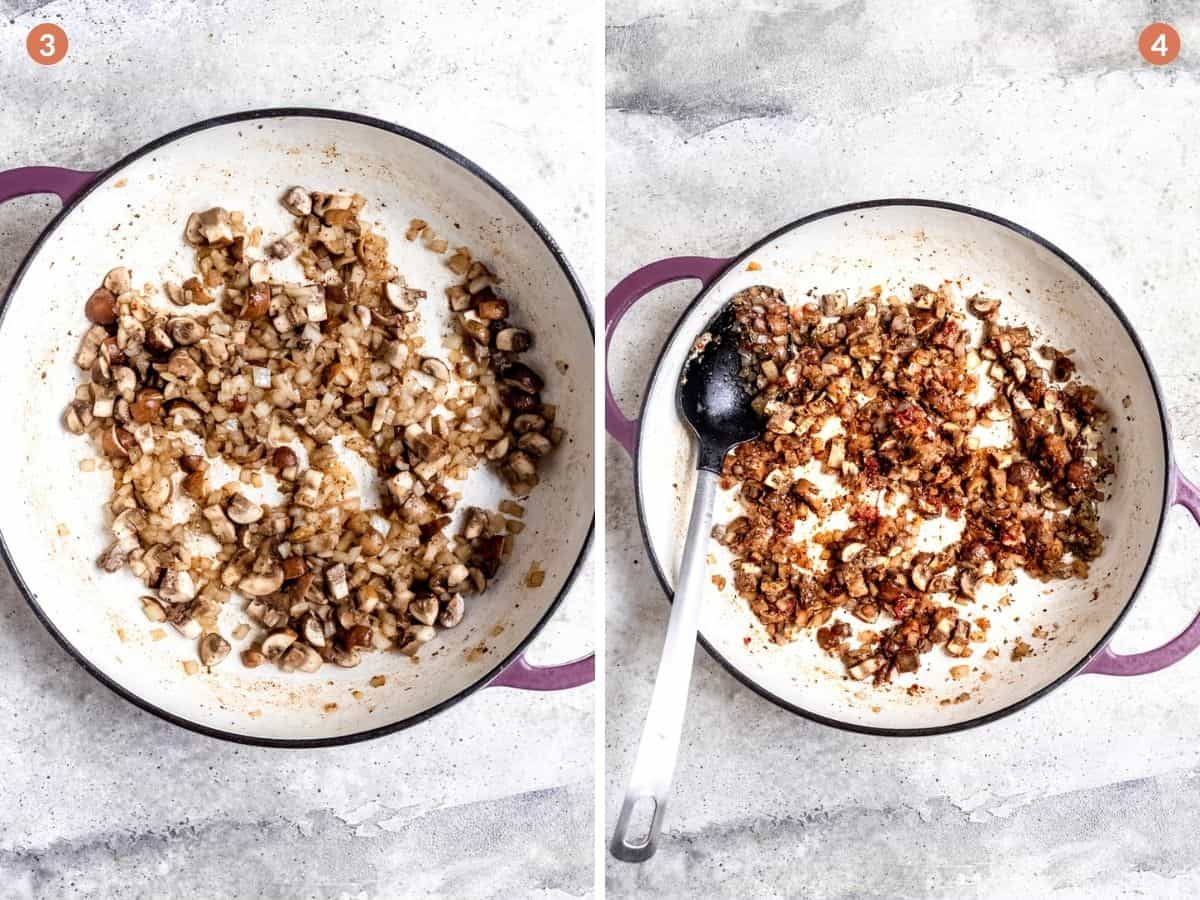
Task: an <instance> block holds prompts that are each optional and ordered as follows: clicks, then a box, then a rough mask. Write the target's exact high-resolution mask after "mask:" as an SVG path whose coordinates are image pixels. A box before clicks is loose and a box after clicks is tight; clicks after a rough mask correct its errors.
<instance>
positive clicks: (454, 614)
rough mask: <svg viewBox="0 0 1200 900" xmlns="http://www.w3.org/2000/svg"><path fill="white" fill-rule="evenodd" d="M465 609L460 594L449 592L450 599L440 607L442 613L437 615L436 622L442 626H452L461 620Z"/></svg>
mask: <svg viewBox="0 0 1200 900" xmlns="http://www.w3.org/2000/svg"><path fill="white" fill-rule="evenodd" d="M465 611H466V604H465V603H464V602H463V598H462V594H451V595H450V599H449V600H447V601H446V605H445V606H444V607H443V608H442V614H441V615H440V616H438V623H439V624H440V625H441V626H442V627H443V628H453V627H454V626H455V625H457V624H458V623H459V622H461V621H462V617H463V613H464V612H465Z"/></svg>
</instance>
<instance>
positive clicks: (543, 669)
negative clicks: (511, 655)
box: [488, 653, 596, 691]
mask: <svg viewBox="0 0 1200 900" xmlns="http://www.w3.org/2000/svg"><path fill="white" fill-rule="evenodd" d="M595 678H596V656H595V654H593V653H589V654H588V655H587V656H583V657H580V658H579V659H575V660H572V661H571V662H569V663H563V664H562V665H561V666H533V665H530V664H529V663H528V662H526V661H525V656H524V654H522V655H521V656H518V657H517V658H516V659H514V660H513V661H512V662H511V663H509V665H508V668H507V669H505V670H504V671H503V672H501V673H500V674H499V675H497V676H496V677H495V679H493V680H492V683H491V684H489V685H488V687H510V688H517V689H518V690H522V691H565V690H567V688H573V687H579V686H580V685H583V684H590V683H591V682H592V681H594V680H595Z"/></svg>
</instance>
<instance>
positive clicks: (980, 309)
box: [967, 294, 1000, 319]
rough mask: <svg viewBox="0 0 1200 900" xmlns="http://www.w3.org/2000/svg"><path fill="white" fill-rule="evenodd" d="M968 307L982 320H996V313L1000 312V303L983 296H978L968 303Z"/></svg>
mask: <svg viewBox="0 0 1200 900" xmlns="http://www.w3.org/2000/svg"><path fill="white" fill-rule="evenodd" d="M967 306H968V307H969V308H970V310H971V312H972V313H974V314H975V315H976V316H978V317H979V318H981V319H994V318H995V317H996V313H997V312H998V311H999V310H1000V301H999V300H994V299H992V298H990V297H984V296H983V295H982V294H976V295H975V296H974V297H972V298H971V299H970V300H968V301H967Z"/></svg>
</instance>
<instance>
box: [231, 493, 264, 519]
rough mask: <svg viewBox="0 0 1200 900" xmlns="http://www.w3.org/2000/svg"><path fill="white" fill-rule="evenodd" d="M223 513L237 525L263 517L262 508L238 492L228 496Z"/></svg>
mask: <svg viewBox="0 0 1200 900" xmlns="http://www.w3.org/2000/svg"><path fill="white" fill-rule="evenodd" d="M225 514H226V515H227V516H229V518H230V519H231V520H232V521H234V522H237V523H238V524H239V525H249V524H250V523H252V522H257V521H258V520H259V519H261V518H262V517H263V508H262V507H261V506H259V505H258V504H257V503H252V502H250V501H249V500H247V499H246V498H245V497H244V496H242V495H241V494H240V493H239V494H234V495H233V496H232V497H230V498H229V500H228V502H227V503H226V504H225Z"/></svg>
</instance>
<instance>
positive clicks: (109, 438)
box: [100, 424, 137, 460]
mask: <svg viewBox="0 0 1200 900" xmlns="http://www.w3.org/2000/svg"><path fill="white" fill-rule="evenodd" d="M136 446H137V441H136V440H135V439H134V436H133V435H132V434H131V433H130V432H128V431H126V430H125V429H124V428H121V427H120V426H118V425H116V424H114V425H112V427H110V428H106V429H104V431H103V432H101V435H100V448H101V449H102V450H103V451H104V454H105V456H110V457H112V458H113V459H118V460H122V459H129V454H130V451H132V450H133V448H134V447H136Z"/></svg>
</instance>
